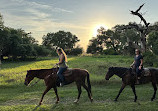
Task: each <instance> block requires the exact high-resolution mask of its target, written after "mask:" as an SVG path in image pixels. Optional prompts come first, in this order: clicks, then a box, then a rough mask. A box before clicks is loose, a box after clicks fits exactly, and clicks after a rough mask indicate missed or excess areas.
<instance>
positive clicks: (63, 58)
mask: <svg viewBox="0 0 158 111" xmlns="http://www.w3.org/2000/svg"><path fill="white" fill-rule="evenodd" d="M56 52H57V54H58V55H59V62H58V63H56V65H59V70H58V72H57V75H58V77H59V79H60V86H63V85H64V84H65V81H64V76H63V72H64V71H66V69H67V67H68V66H67V64H66V62H67V55H66V54H65V52H64V50H63V49H62V48H59V49H57V51H56Z"/></svg>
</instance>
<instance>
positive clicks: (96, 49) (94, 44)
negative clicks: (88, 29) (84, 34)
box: [87, 37, 103, 54]
mask: <svg viewBox="0 0 158 111" xmlns="http://www.w3.org/2000/svg"><path fill="white" fill-rule="evenodd" d="M89 41H90V44H89V46H88V48H87V53H91V54H95V53H101V52H102V51H103V47H102V46H101V45H100V42H99V41H98V39H97V38H94V37H93V38H92V39H91V40H89Z"/></svg>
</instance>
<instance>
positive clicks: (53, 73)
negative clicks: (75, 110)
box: [24, 68, 93, 105]
mask: <svg viewBox="0 0 158 111" xmlns="http://www.w3.org/2000/svg"><path fill="white" fill-rule="evenodd" d="M68 70H69V69H67V71H66V72H70V70H69V71H68ZM57 71H58V69H57V68H52V69H39V70H29V71H27V75H26V78H25V83H24V84H25V85H26V86H27V85H28V84H29V83H30V82H31V81H32V80H33V79H34V78H35V77H37V78H39V79H44V81H45V84H46V89H45V91H44V93H43V95H42V98H41V100H40V102H39V105H41V104H42V100H43V97H44V95H45V94H46V93H47V92H48V91H49V90H50V89H51V88H53V89H54V91H55V94H56V98H57V100H56V103H58V102H59V96H58V93H57V79H58V76H57ZM66 72H65V73H64V75H65V81H66V82H67V83H68V84H70V83H72V82H76V85H77V89H78V97H77V99H76V100H75V101H74V102H75V103H77V102H78V101H79V98H80V95H81V92H82V90H81V86H83V87H84V88H85V89H86V91H87V93H88V97H89V99H90V101H91V102H92V101H93V98H92V93H91V84H90V79H89V73H88V71H86V70H83V69H71V74H68V75H66ZM86 77H87V84H88V87H87V86H86V84H85V79H86Z"/></svg>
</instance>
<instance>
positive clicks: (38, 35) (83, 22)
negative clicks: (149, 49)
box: [0, 0, 158, 50]
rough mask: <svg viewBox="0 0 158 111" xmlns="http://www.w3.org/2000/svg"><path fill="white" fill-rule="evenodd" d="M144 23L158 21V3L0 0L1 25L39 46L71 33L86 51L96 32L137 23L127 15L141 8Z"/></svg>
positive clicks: (151, 0)
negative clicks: (45, 39) (57, 35)
mask: <svg viewBox="0 0 158 111" xmlns="http://www.w3.org/2000/svg"><path fill="white" fill-rule="evenodd" d="M143 3H145V5H144V6H143V8H142V9H141V13H142V14H144V15H143V16H144V18H145V19H146V20H147V22H150V23H154V22H156V21H158V15H157V12H156V11H157V10H158V7H157V4H158V0H0V13H1V14H2V15H3V20H4V25H5V26H8V27H12V28H15V29H19V28H21V29H23V30H25V31H26V32H27V33H29V32H31V33H32V34H31V35H32V36H33V37H34V38H35V39H36V40H38V41H39V43H41V42H42V37H43V35H46V34H47V33H49V32H57V31H59V30H64V31H66V32H67V31H70V32H71V33H72V34H74V35H76V36H77V37H78V38H79V39H80V42H79V43H78V45H80V46H81V47H83V48H84V49H85V50H86V48H87V46H88V43H89V40H90V39H91V38H92V37H94V36H96V31H97V28H99V27H100V26H103V27H104V28H106V29H111V28H112V27H114V26H115V25H117V24H128V23H129V22H137V23H140V19H139V18H138V17H137V16H133V15H131V14H130V10H133V11H135V10H136V9H138V7H139V6H140V5H142V4H143Z"/></svg>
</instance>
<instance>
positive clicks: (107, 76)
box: [105, 67, 114, 80]
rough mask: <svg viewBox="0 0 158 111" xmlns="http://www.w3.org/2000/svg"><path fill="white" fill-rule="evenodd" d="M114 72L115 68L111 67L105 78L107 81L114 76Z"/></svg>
mask: <svg viewBox="0 0 158 111" xmlns="http://www.w3.org/2000/svg"><path fill="white" fill-rule="evenodd" d="M113 70H114V68H113V67H109V69H108V72H107V74H106V76H105V79H106V80H109V79H110V78H111V77H112V76H113V75H114V72H113Z"/></svg>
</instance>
